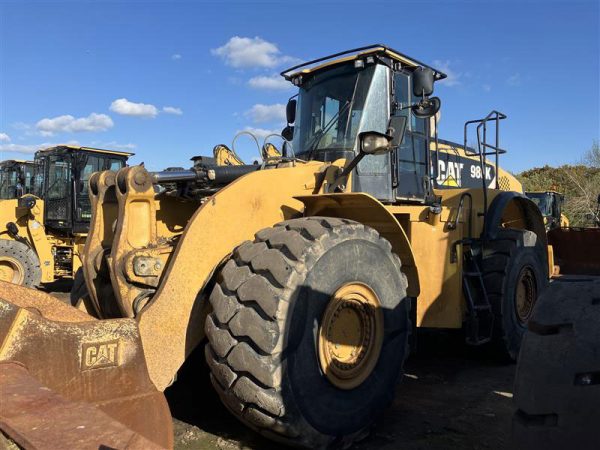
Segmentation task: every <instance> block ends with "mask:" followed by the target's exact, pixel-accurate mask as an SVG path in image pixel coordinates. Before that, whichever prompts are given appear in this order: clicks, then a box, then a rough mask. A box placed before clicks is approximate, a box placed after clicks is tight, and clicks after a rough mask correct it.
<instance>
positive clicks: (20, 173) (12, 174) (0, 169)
mask: <svg viewBox="0 0 600 450" xmlns="http://www.w3.org/2000/svg"><path fill="white" fill-rule="evenodd" d="M33 172H34V163H33V161H21V160H8V161H2V162H1V163H0V200H10V199H16V198H19V197H21V196H22V195H25V194H30V193H31V192H32V186H33Z"/></svg>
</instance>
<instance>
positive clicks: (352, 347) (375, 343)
mask: <svg viewBox="0 0 600 450" xmlns="http://www.w3.org/2000/svg"><path fill="white" fill-rule="evenodd" d="M383 327H384V323H383V310H382V309H381V303H380V301H379V298H378V297H377V294H375V292H374V291H373V289H371V288H370V287H369V286H367V285H366V284H364V283H359V282H354V283H348V284H345V285H344V286H342V287H341V288H339V289H338V290H337V291H336V292H335V293H334V294H333V296H332V297H331V300H330V301H329V304H328V305H327V308H326V309H325V312H324V314H323V319H322V321H321V327H320V329H319V349H318V351H319V363H320V364H321V370H322V371H323V373H324V374H325V376H326V377H327V379H328V380H329V381H330V382H331V383H332V384H333V385H334V386H336V387H338V388H340V389H354V388H355V387H357V386H359V385H360V384H361V383H362V382H363V381H365V380H366V379H367V377H368V376H369V375H370V374H371V372H372V371H373V369H374V368H375V365H376V364H377V360H378V359H379V354H380V352H381V345H382V343H383Z"/></svg>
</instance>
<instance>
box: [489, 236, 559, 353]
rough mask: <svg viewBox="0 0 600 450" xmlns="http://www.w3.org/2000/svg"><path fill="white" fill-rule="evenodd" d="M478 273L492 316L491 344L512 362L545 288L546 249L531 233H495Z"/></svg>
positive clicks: (546, 276) (546, 272)
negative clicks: (481, 277)
mask: <svg viewBox="0 0 600 450" xmlns="http://www.w3.org/2000/svg"><path fill="white" fill-rule="evenodd" d="M482 271H483V280H484V284H485V287H486V291H487V294H488V297H489V300H490V303H491V305H492V310H493V313H494V330H493V336H492V340H493V343H494V345H495V347H496V349H497V350H498V353H499V354H500V356H501V357H502V358H508V359H510V360H512V361H515V360H516V359H517V356H518V355H519V349H520V348H521V341H522V340H523V334H524V333H525V330H526V329H527V322H528V321H529V318H530V317H531V314H532V312H533V307H534V306H535V303H536V301H537V299H538V297H539V295H540V294H541V293H542V292H543V291H544V289H546V287H547V285H548V263H547V256H546V249H545V248H544V245H543V243H542V242H540V240H539V239H538V238H537V235H536V234H535V233H533V232H532V231H528V230H514V229H502V230H499V231H498V237H497V238H496V239H494V240H493V241H489V242H487V243H486V247H485V250H484V253H483V263H482Z"/></svg>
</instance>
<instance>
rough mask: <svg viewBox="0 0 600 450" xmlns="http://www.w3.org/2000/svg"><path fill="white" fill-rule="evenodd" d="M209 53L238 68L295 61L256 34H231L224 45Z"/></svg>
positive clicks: (268, 65) (272, 65)
mask: <svg viewBox="0 0 600 450" xmlns="http://www.w3.org/2000/svg"><path fill="white" fill-rule="evenodd" d="M211 53H212V54H213V55H216V56H219V57H220V58H221V59H223V61H225V64H227V65H229V66H232V67H235V68H238V69H243V68H251V67H275V66H277V65H279V64H285V63H292V62H294V61H297V59H296V58H293V57H291V56H285V55H282V54H281V52H280V51H279V48H277V45H275V44H273V43H272V42H268V41H265V40H264V39H262V38H260V37H258V36H256V37H254V38H248V37H240V36H233V37H232V38H231V39H229V41H227V43H226V44H225V45H222V46H221V47H219V48H214V49H212V50H211Z"/></svg>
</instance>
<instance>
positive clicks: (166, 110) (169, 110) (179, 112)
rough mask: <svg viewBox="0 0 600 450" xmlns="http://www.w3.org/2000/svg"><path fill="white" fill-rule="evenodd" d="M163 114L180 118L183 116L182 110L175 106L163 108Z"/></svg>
mask: <svg viewBox="0 0 600 450" xmlns="http://www.w3.org/2000/svg"><path fill="white" fill-rule="evenodd" d="M162 110H163V112H164V113H167V114H175V115H176V116H180V115H182V114H183V111H182V110H181V108H175V107H174V106H163V109H162Z"/></svg>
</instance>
